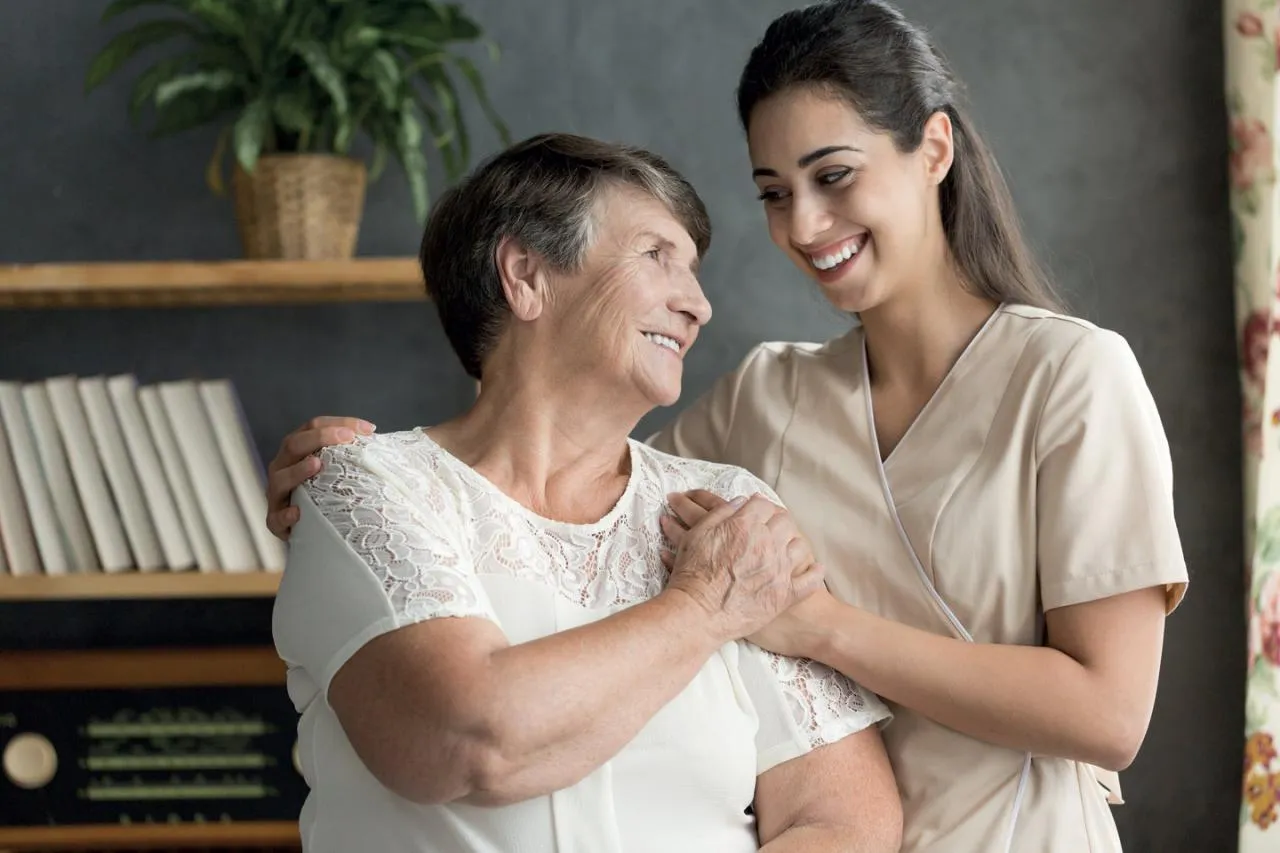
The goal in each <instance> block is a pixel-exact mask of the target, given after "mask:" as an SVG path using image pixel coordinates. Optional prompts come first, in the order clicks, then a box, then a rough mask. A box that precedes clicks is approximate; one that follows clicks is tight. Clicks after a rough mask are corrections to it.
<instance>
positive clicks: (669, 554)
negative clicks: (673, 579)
mask: <svg viewBox="0 0 1280 853" xmlns="http://www.w3.org/2000/svg"><path fill="white" fill-rule="evenodd" d="M662 565H663V566H665V567H666V569H667V571H671V570H672V569H674V568H675V567H676V554H675V552H674V551H663V552H662Z"/></svg>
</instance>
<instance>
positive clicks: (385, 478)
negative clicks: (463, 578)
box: [300, 430, 459, 508]
mask: <svg viewBox="0 0 1280 853" xmlns="http://www.w3.org/2000/svg"><path fill="white" fill-rule="evenodd" d="M316 455H317V456H318V457H319V458H320V463H321V465H320V472H319V473H318V474H316V475H315V476H314V477H313V478H311V479H310V480H309V481H307V482H306V483H305V484H304V485H303V486H301V487H300V488H301V489H303V490H304V491H305V492H306V493H307V495H308V496H309V497H310V498H311V499H312V500H313V501H315V502H316V504H317V505H319V506H321V507H322V508H324V507H325V506H326V505H327V506H335V505H343V504H351V505H354V504H364V505H368V504H369V503H370V502H394V501H397V500H405V499H407V498H409V497H410V496H413V497H414V499H415V500H416V501H421V502H422V503H424V504H428V505H438V504H439V500H438V498H439V497H440V496H443V495H448V494H451V493H456V492H457V491H458V489H459V483H458V482H457V480H456V478H454V477H451V476H450V475H449V471H448V469H447V467H446V465H445V464H444V459H443V455H444V451H443V450H442V449H441V448H440V447H439V446H438V445H436V444H435V443H434V442H433V441H431V440H430V439H428V438H427V437H426V436H425V435H424V434H423V433H422V431H421V430H406V431H403V432H391V433H374V434H373V435H368V436H357V437H356V438H355V440H354V441H351V442H349V443H347V444H335V445H330V446H328V447H324V448H322V449H321V450H320V451H319V452H318V453H317V454H316Z"/></svg>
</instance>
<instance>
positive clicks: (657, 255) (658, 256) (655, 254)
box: [644, 246, 662, 261]
mask: <svg viewBox="0 0 1280 853" xmlns="http://www.w3.org/2000/svg"><path fill="white" fill-rule="evenodd" d="M644 255H645V257H646V258H653V259H654V260H655V261H660V260H662V250H661V249H659V248H658V247H657V246H654V247H653V248H652V249H650V250H649V251H647V252H645V253H644Z"/></svg>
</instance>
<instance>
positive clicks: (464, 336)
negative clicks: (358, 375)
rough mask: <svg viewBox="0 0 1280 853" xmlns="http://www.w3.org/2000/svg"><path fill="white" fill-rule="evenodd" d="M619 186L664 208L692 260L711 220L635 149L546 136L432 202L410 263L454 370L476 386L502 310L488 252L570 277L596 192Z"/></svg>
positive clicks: (704, 243)
mask: <svg viewBox="0 0 1280 853" xmlns="http://www.w3.org/2000/svg"><path fill="white" fill-rule="evenodd" d="M618 186H628V187H634V188H635V189H639V190H641V191H643V192H646V193H648V194H649V195H651V196H653V197H654V198H655V199H657V200H658V201H660V202H662V203H663V204H664V205H666V207H667V209H668V210H670V211H671V213H672V215H673V216H674V217H675V218H676V220H677V221H679V222H680V224H681V225H683V226H684V228H685V230H686V231H688V232H689V236H690V237H691V238H692V239H693V243H694V245H695V246H696V247H697V249H698V257H699V258H701V257H702V256H703V255H704V254H706V251H707V249H708V247H709V246H710V245H711V220H710V218H709V217H708V216H707V210H706V207H705V206H704V205H703V203H702V199H701V198H699V197H698V194H697V192H696V191H695V190H694V189H693V186H692V185H690V183H689V182H688V181H686V180H685V179H684V177H682V176H681V175H680V173H679V172H677V171H676V170H675V169H673V168H671V166H670V165H669V164H668V163H667V162H666V161H665V160H663V159H662V158H661V157H659V156H658V155H656V154H653V153H651V152H649V151H646V150H644V149H642V148H634V147H631V146H625V145H617V144H613V143H609V142H601V141H599V140H596V139H589V138H587V137H583V136H574V135H571V134H564V133H549V134H542V135H539V136H534V137H532V138H530V139H526V140H525V141H523V142H519V143H517V144H515V145H513V146H511V147H510V148H508V149H507V150H505V151H503V152H501V153H499V154H497V155H495V156H494V157H492V158H490V159H489V160H487V161H486V162H484V163H483V164H481V165H480V166H479V167H478V168H477V169H476V170H475V171H474V172H472V173H471V174H470V175H469V176H468V177H467V178H466V179H465V180H463V181H462V182H461V183H459V184H458V185H457V186H455V187H453V188H452V189H450V190H449V191H448V192H446V193H445V194H444V195H443V196H442V197H441V198H440V200H439V201H438V202H437V203H436V205H435V208H434V209H433V210H432V212H431V216H430V218H429V219H428V220H427V227H426V232H425V233H424V234H423V237H422V249H421V252H420V255H419V260H420V262H421V264H422V274H423V277H424V278H425V279H426V284H427V290H428V292H429V293H430V294H431V298H432V299H433V300H434V302H435V304H436V309H437V310H438V311H439V312H440V320H441V323H442V324H443V325H444V330H445V334H446V335H448V337H449V342H450V343H451V344H452V345H453V349H454V351H455V352H456V353H457V354H458V358H459V359H461V360H462V366H463V367H464V368H465V369H466V371H467V373H468V374H470V375H471V376H473V377H474V378H476V379H479V378H480V374H481V370H482V364H483V362H484V359H485V356H487V355H488V353H489V352H490V350H491V349H492V348H493V346H494V344H495V342H496V341H497V338H498V335H499V334H500V333H501V331H502V328H503V325H504V324H505V322H506V320H507V317H508V315H509V313H510V311H509V309H508V306H507V300H506V297H505V296H504V295H503V292H502V282H501V280H500V278H499V274H498V266H497V258H496V255H497V248H498V244H499V242H501V241H502V239H503V238H504V237H510V238H511V239H513V240H516V241H517V242H519V243H520V244H521V245H522V246H524V247H525V248H526V249H528V250H530V251H532V252H536V253H537V254H538V255H540V256H542V257H543V258H545V259H546V260H547V261H548V262H549V263H550V264H552V266H553V267H555V268H556V269H558V270H560V271H562V272H565V273H573V272H577V271H578V270H580V269H581V268H582V264H583V262H584V260H585V257H586V253H587V250H588V249H589V248H590V247H591V245H592V243H593V241H594V237H595V234H594V231H595V224H596V223H595V220H594V217H593V215H592V214H593V213H594V211H595V210H596V204H597V202H598V201H599V199H600V196H601V194H602V193H603V192H604V191H605V190H607V189H609V188H611V187H618Z"/></svg>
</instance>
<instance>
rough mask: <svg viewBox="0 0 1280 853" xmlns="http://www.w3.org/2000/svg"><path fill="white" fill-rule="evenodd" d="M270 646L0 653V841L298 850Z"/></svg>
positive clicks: (297, 778)
mask: <svg viewBox="0 0 1280 853" xmlns="http://www.w3.org/2000/svg"><path fill="white" fill-rule="evenodd" d="M296 729H297V716H296V713H295V711H294V709H293V706H292V704H291V703H290V701H289V697H288V695H287V694H286V693H285V689H284V665H283V664H282V663H281V662H280V660H279V659H278V658H277V657H276V655H275V652H274V650H272V649H271V648H270V647H263V648H230V649H164V650H151V649H147V650H124V651H114V650H113V651H57V652H0V851H5V853H8V851H15V853H16V852H17V851H29V850H64V851H69V850H80V851H83V850H123V849H129V850H142V849H146V850H158V849H172V850H178V849H192V848H200V849H206V850H213V849H216V850H230V849H251V850H258V851H261V850H264V849H272V850H276V849H281V850H284V849H287V850H296V849H298V848H299V846H300V844H299V838H298V827H297V818H298V812H299V810H300V809H301V807H302V803H303V800H304V798H305V797H306V784H305V782H304V781H303V779H302V776H301V774H300V772H299V769H298V757H297V743H296V739H295V738H296Z"/></svg>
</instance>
